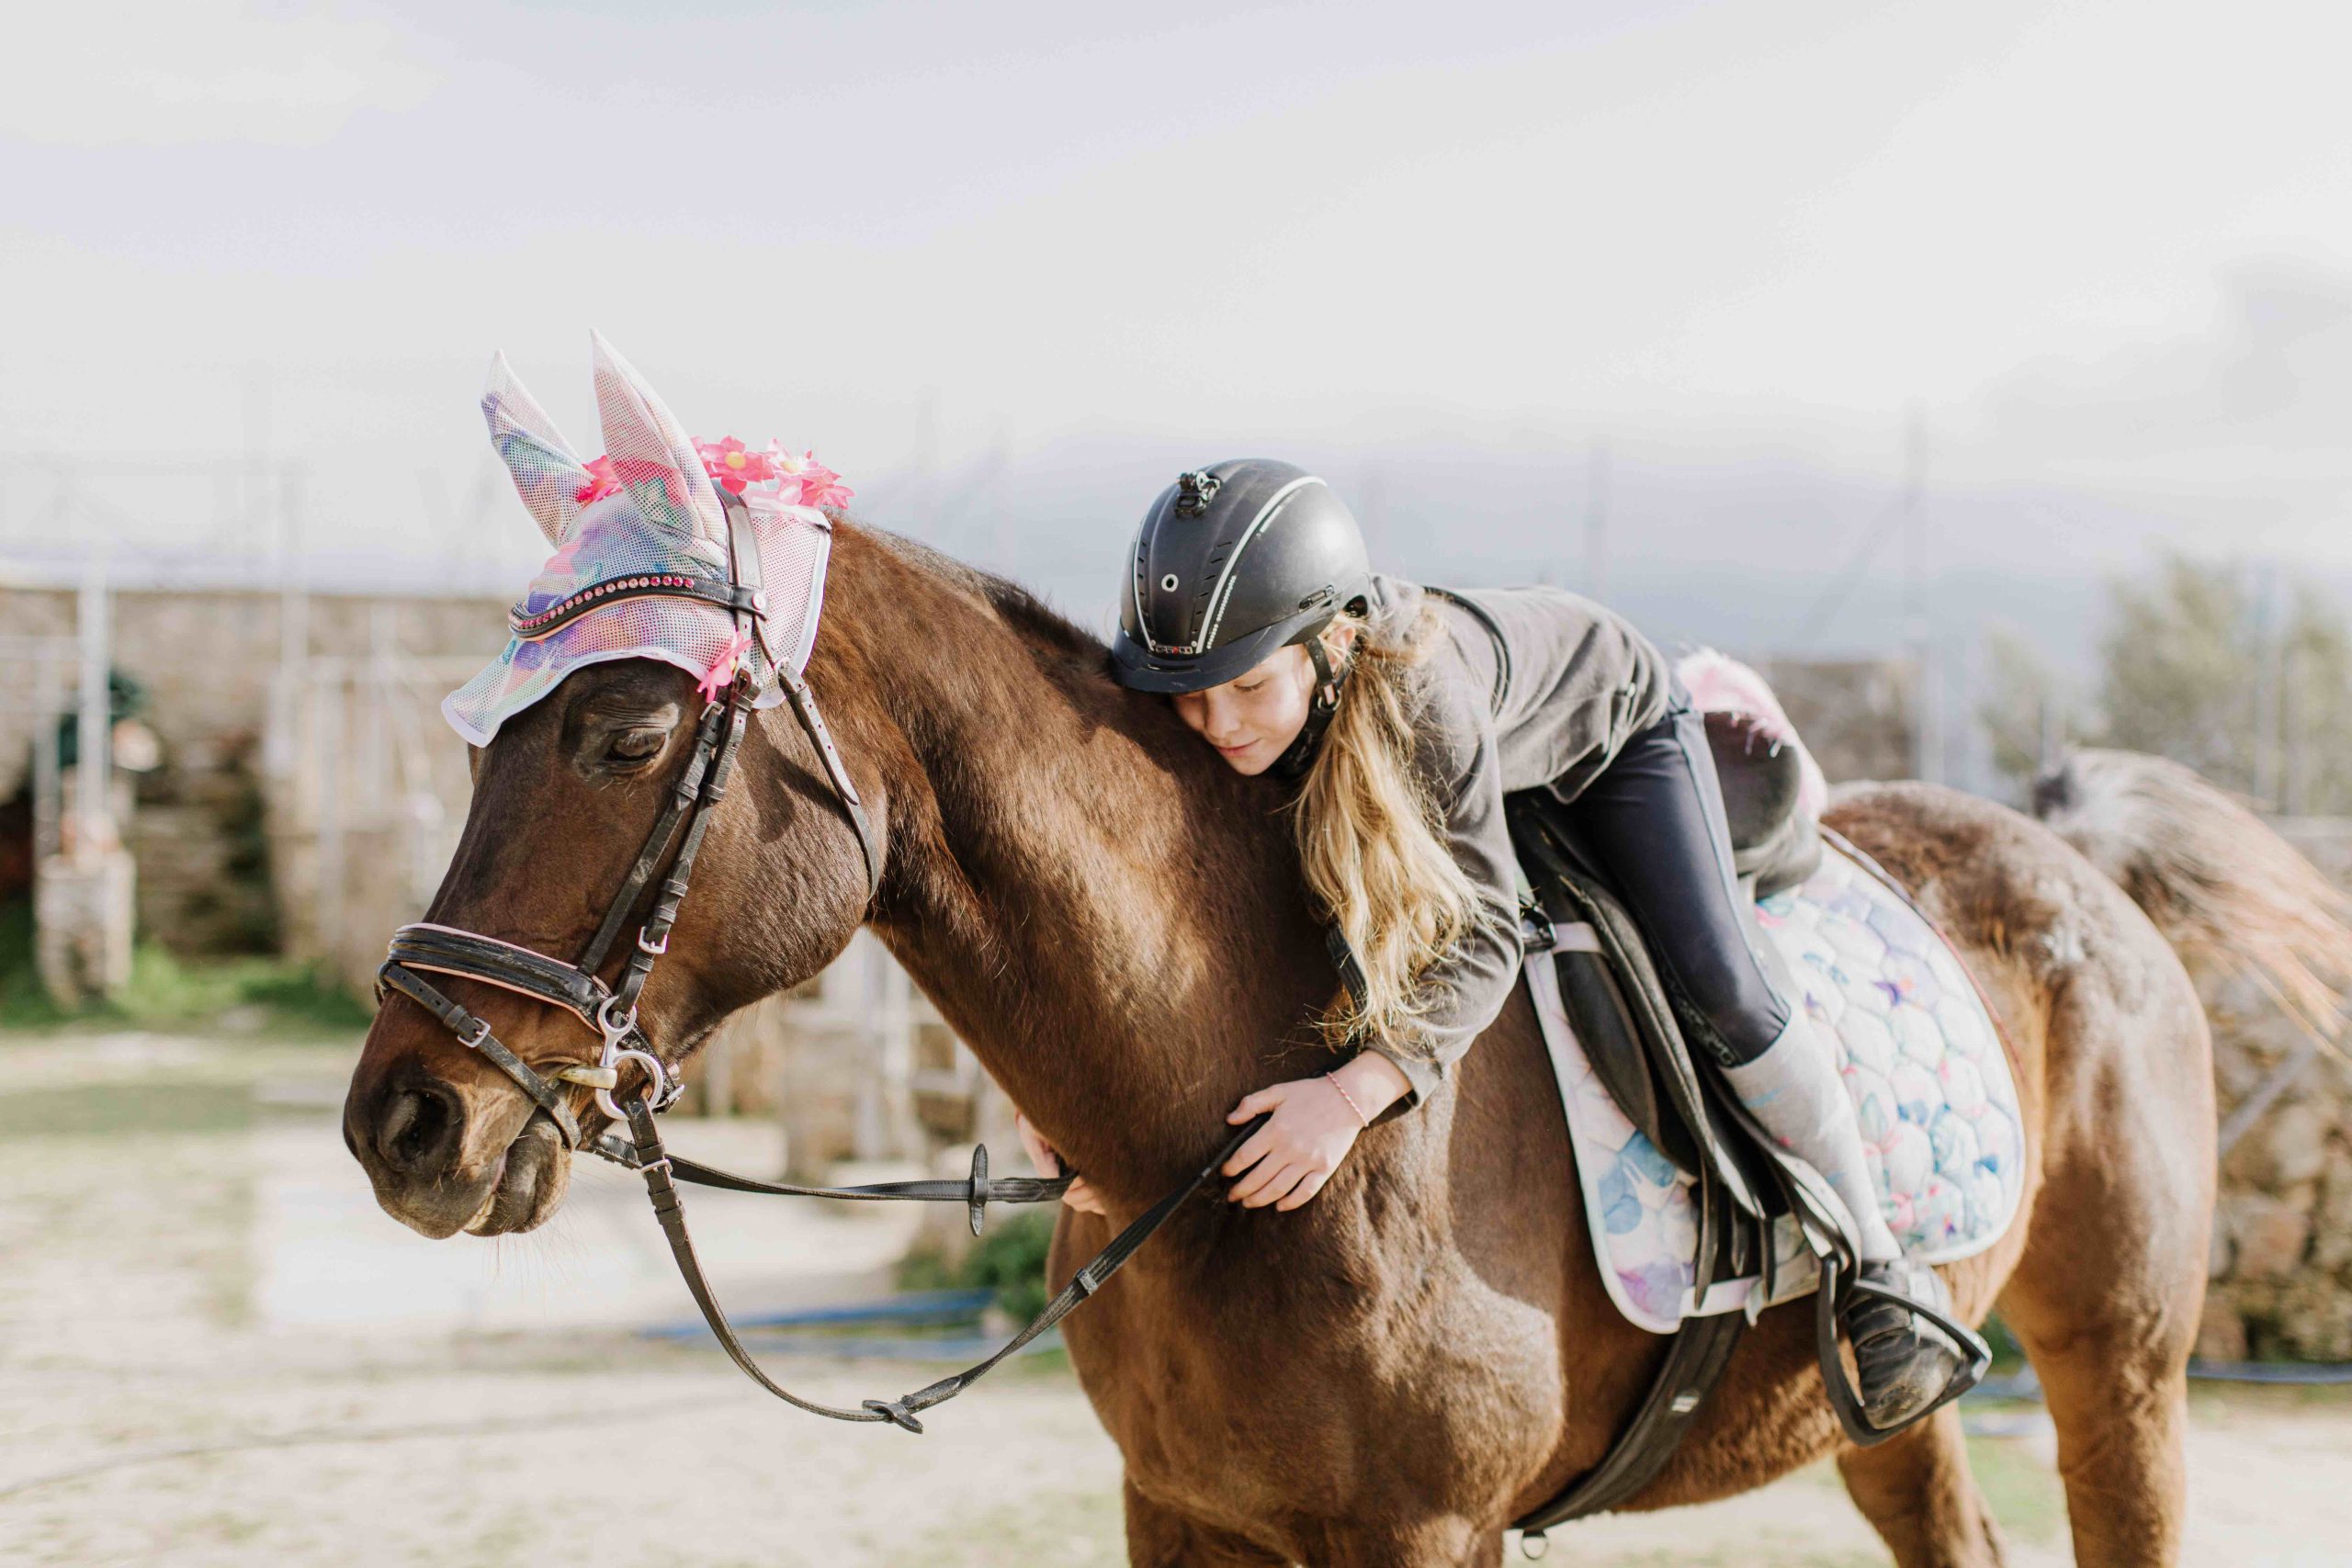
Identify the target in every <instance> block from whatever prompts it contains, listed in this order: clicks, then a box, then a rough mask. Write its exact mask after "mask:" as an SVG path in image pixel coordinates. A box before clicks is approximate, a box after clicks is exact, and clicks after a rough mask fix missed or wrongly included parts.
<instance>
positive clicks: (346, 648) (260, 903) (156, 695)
mask: <svg viewBox="0 0 2352 1568" xmlns="http://www.w3.org/2000/svg"><path fill="white" fill-rule="evenodd" d="M111 597H112V616H113V662H114V665H115V667H116V668H117V669H118V670H119V671H122V672H123V673H125V674H127V675H129V676H130V677H131V678H132V679H133V680H135V681H137V682H139V683H140V684H141V686H142V687H144V688H145V689H146V692H147V696H148V707H147V711H146V714H145V718H146V720H147V723H148V724H149V726H150V727H151V728H153V730H154V731H155V733H156V735H157V737H158V738H159V739H161V741H162V742H163V764H162V766H161V767H159V768H157V769H156V770H155V771H153V773H146V774H143V775H141V777H140V778H139V780H138V782H137V786H136V791H135V797H134V798H135V802H136V806H135V809H134V810H133V812H132V814H131V817H130V821H129V822H128V823H126V824H125V825H124V826H125V832H124V837H125V842H126V843H127V845H128V846H129V848H130V852H131V855H132V859H133V860H134V862H135V863H136V864H137V867H138V925H139V931H140V934H141V937H142V938H145V939H150V940H153V941H157V942H162V943H164V945H165V946H168V947H170V948H172V949H174V950H175V951H177V952H180V953H234V952H259V951H270V950H273V949H275V948H276V947H277V946H278V944H279V942H280V941H281V936H282V931H281V927H282V925H283V924H284V923H285V922H286V921H287V920H288V919H289V918H291V919H294V920H295V921H296V922H298V923H299V922H300V920H301V919H304V918H306V916H307V911H304V910H302V909H299V908H297V909H292V910H289V909H288V908H285V907H284V905H283V903H282V902H281V891H282V890H281V889H279V888H277V887H275V886H273V885H272V878H271V842H270V840H271V823H270V820H269V811H268V807H267V804H266V795H267V793H268V778H267V774H268V773H269V768H270V763H271V761H272V759H271V758H270V757H269V756H268V754H267V753H268V750H269V747H268V744H267V742H268V737H269V732H270V728H271V722H272V715H273V701H274V694H276V693H277V692H278V690H279V689H280V679H281V677H280V672H281V670H282V669H283V668H284V661H283V659H282V652H283V649H285V647H286V645H287V642H288V638H287V637H286V635H285V616H286V612H287V608H288V606H287V603H286V601H285V600H284V599H283V598H282V597H281V596H280V595H279V594H278V593H277V592H259V591H220V590H209V589H208V590H188V591H154V590H126V591H120V592H116V593H114V594H113V595H112V596H111ZM294 613H295V615H297V616H299V617H300V619H299V622H298V623H297V624H298V628H299V635H298V636H297V637H294V638H293V639H291V640H292V641H293V642H294V643H295V645H296V646H297V647H298V648H300V649H302V650H303V651H304V652H305V653H306V654H308V655H311V656H315V657H317V658H319V659H322V660H338V659H351V658H364V657H366V656H367V655H368V651H369V649H370V648H371V646H376V645H379V644H389V646H390V648H392V649H395V650H397V651H398V652H399V653H400V654H401V656H402V657H403V658H406V659H410V660H419V659H422V660H444V661H447V660H459V659H462V660H472V661H475V662H478V661H480V660H483V659H487V658H488V657H489V656H490V655H491V653H492V652H493V651H495V650H496V649H497V648H498V646H499V645H500V643H501V641H502V639H503V637H504V628H503V613H504V611H503V604H501V603H499V602H498V601H495V600H490V599H421V598H403V597H394V596H390V595H386V596H379V597H370V596H356V595H325V594H315V595H311V596H310V597H308V598H307V599H305V600H301V601H299V602H298V603H297V605H296V607H295V611H294ZM0 626H6V628H7V630H8V632H9V633H10V634H11V635H12V636H27V637H30V636H43V637H70V636H71V635H72V634H73V631H74V593H73V592H71V591H70V590H61V589H31V588H10V587H0ZM438 696H439V694H438V693H437V692H435V693H432V694H430V698H429V699H428V700H425V701H424V702H422V703H421V707H422V708H423V709H424V711H425V712H426V713H427V714H429V712H430V706H431V701H432V700H437V698H438ZM430 722H431V724H432V725H433V726H434V727H436V728H438V733H437V734H432V733H431V732H429V731H426V730H424V729H421V728H417V727H414V726H412V727H411V728H412V729H414V730H415V733H416V737H417V739H416V744H418V745H422V746H429V747H434V748H437V749H438V750H439V751H440V752H441V753H444V756H443V757H442V758H441V759H440V760H439V761H436V762H435V764H434V777H435V781H436V782H435V785H434V787H435V789H436V790H438V791H443V792H448V791H451V790H454V791H455V792H456V793H455V799H454V801H453V802H451V803H450V804H451V805H453V807H454V809H455V812H456V814H457V815H458V816H459V817H462V815H463V812H464V806H465V795H464V794H463V778H464V756H465V746H464V743H463V742H462V741H460V740H458V738H457V737H456V736H455V735H453V734H451V733H449V731H448V730H447V728H446V727H441V726H440V721H439V719H438V718H437V717H433V718H432V719H431V721H430ZM30 725H31V721H30V719H29V718H28V717H27V716H21V715H13V714H0V799H6V798H7V797H9V796H11V795H14V794H15V793H16V792H17V788H18V786H19V785H20V784H22V783H23V782H24V778H25V775H26V771H27V769H28V759H29V754H30V741H31V728H30ZM345 734H346V737H347V739H348V741H349V744H350V745H351V746H353V747H356V746H357V745H358V744H359V743H360V742H361V741H363V740H364V739H366V737H367V734H368V731H367V730H366V729H365V728H364V727H361V726H356V725H355V726H353V727H349V728H346V731H345ZM453 779H454V781H455V783H454V784H453V783H452V782H451V781H452V780H453Z"/></svg>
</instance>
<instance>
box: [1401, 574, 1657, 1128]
mask: <svg viewBox="0 0 2352 1568" xmlns="http://www.w3.org/2000/svg"><path fill="white" fill-rule="evenodd" d="M1372 597H1373V616H1372V618H1373V626H1374V636H1381V635H1384V634H1385V635H1386V636H1390V637H1397V636H1402V635H1405V634H1407V633H1408V632H1409V631H1410V630H1411V628H1412V627H1413V626H1414V624H1415V621H1416V619H1417V617H1419V615H1420V613H1421V610H1422V608H1423V606H1424V605H1425V604H1431V605H1434V607H1435V610H1436V626H1435V627H1434V629H1433V632H1432V634H1431V635H1433V636H1434V637H1435V641H1434V643H1433V644H1432V645H1431V646H1430V649H1428V652H1427V654H1426V656H1425V657H1424V658H1423V660H1422V661H1421V663H1420V665H1419V667H1418V671H1417V673H1418V674H1419V677H1420V694H1419V703H1418V707H1417V714H1416V718H1415V723H1414V741H1415V746H1414V766H1415V769H1416V771H1417V772H1418V773H1419V775H1420V777H1421V781H1422V783H1423V784H1424V786H1425V787H1426V788H1427V789H1428V790H1429V792H1430V798H1431V799H1432V800H1433V801H1435V802H1436V803H1437V805H1438V806H1439V807H1440V809H1441V811H1442V816H1443V821H1442V824H1441V829H1442V830H1441V833H1440V837H1441V838H1442V840H1443V841H1444V843H1445V846H1446V848H1447V849H1449V850H1451V851H1452V852H1453V858H1454V862H1455V863H1457V864H1458V865H1460V866H1461V867H1462V869H1463V871H1464V872H1465V873H1466V874H1468V875H1469V877H1470V880H1471V882H1472V883H1473V884H1475V885H1476V887H1477V889H1478V897H1479V904H1480V919H1478V921H1477V922H1476V926H1475V927H1474V929H1473V930H1472V931H1471V932H1470V933H1469V934H1468V935H1467V936H1465V937H1464V939H1463V940H1462V942H1460V944H1459V945H1458V946H1457V947H1456V948H1455V949H1454V950H1453V952H1452V953H1449V954H1448V955H1447V956H1446V957H1445V958H1443V959H1442V960H1441V961H1440V962H1438V963H1437V964H1434V965H1432V966H1431V967H1430V969H1429V970H1428V971H1426V972H1425V973H1424V974H1423V975H1422V976H1421V984H1422V985H1423V986H1424V987H1426V988H1427V990H1428V992H1429V998H1428V999H1429V1002H1430V1006H1429V1011H1428V1013H1427V1014H1426V1016H1425V1017H1424V1019H1423V1020H1422V1022H1421V1024H1420V1027H1419V1030H1418V1032H1417V1033H1418V1037H1417V1038H1415V1039H1411V1040H1374V1041H1369V1042H1367V1044H1368V1045H1369V1047H1370V1048H1371V1049H1373V1050H1375V1051H1378V1052H1379V1053H1380V1054H1381V1055H1384V1056H1386V1057H1387V1058H1388V1059H1389V1060H1390V1061H1392V1062H1394V1063H1396V1064H1397V1067H1398V1068H1399V1069H1400V1070H1401V1071H1402V1072H1403V1073H1404V1075H1405V1077H1407V1078H1408V1080H1409V1081H1410V1082H1411V1084H1412V1086H1413V1092H1412V1095H1411V1096H1410V1098H1409V1100H1408V1101H1407V1103H1409V1104H1419V1102H1420V1101H1421V1100H1424V1099H1427V1098H1428V1097H1429V1096H1430V1094H1431V1093H1433V1092H1435V1091H1436V1089H1437V1087H1438V1086H1439V1084H1441V1083H1442V1082H1443V1081H1444V1077H1445V1072H1446V1069H1447V1068H1448V1067H1450V1066H1452V1065H1453V1063H1454V1062H1455V1061H1457V1060H1459V1059H1460V1058H1461V1056H1462V1054H1463V1053H1464V1052H1465V1051H1467V1050H1468V1049H1469V1048H1470V1043H1471V1042H1472V1041H1474V1040H1476V1038H1477V1037H1478V1036H1479V1034H1480V1033H1481V1032H1484V1031H1485V1030H1486V1028H1487V1025H1488V1024H1491V1023H1492V1022H1494V1021H1495V1018H1496V1015H1497V1014H1498V1013H1500V1012H1501V1011H1502V1009H1503V1003H1504V1002H1505V1001H1507V1000H1508V999H1509V998H1510V988H1511V987H1512V986H1513V985H1514V984H1516V983H1517V981H1518V978H1519V969H1520V958H1521V953H1520V940H1519V894H1518V877H1517V871H1516V867H1517V862H1516V860H1515V859H1514V857H1513V855H1512V852H1511V846H1510V830H1509V829H1508V828H1507V826H1506V825H1505V822H1504V818H1503V796H1504V795H1506V794H1508V793H1510V792H1512V791H1515V790H1522V789H1536V788H1541V787H1545V786H1549V787H1550V788H1551V789H1552V790H1553V791H1554V793H1555V794H1557V795H1559V796H1560V797H1561V798H1562V799H1563V800H1573V799H1575V798H1576V796H1577V795H1579V794H1581V793H1582V792H1583V790H1584V787H1585V786H1586V785H1587V784H1590V783H1591V782H1592V780H1593V778H1594V776H1595V775H1596V774H1598V773H1600V771H1601V770H1602V769H1604V768H1606V767H1607V766H1608V765H1609V764H1610V763H1611V761H1614V760H1615V758H1616V756H1617V753H1618V751H1619V750H1622V749H1623V746H1624V744H1625V742H1626V741H1627V740H1628V739H1631V738H1632V737H1633V736H1634V735H1635V734H1637V733H1639V732H1640V731H1642V730H1644V729H1646V728H1649V727H1650V726H1651V725H1653V724H1656V723H1657V721H1658V720H1659V719H1660V718H1661V717H1663V716H1665V714H1666V712H1667V708H1668V703H1669V702H1670V700H1671V694H1672V691H1673V671H1672V667H1671V666H1670V665H1669V664H1668V661H1667V660H1666V657H1665V656H1664V655H1663V654H1661V653H1660V652H1659V651H1658V650H1657V648H1656V647H1655V646H1654V645H1652V644H1651V642H1650V641H1649V639H1648V638H1646V637H1643V636H1642V634H1641V633H1639V632H1637V631H1635V630H1634V628H1633V626H1631V625H1629V624H1628V623H1627V622H1626V621H1625V620H1624V619H1623V617H1622V616H1619V615H1616V614H1615V613H1614V612H1612V611H1611V610H1608V609H1606V608H1604V607H1603V606H1601V605H1600V604H1594V603H1593V602H1592V601H1591V600H1589V599H1584V598H1580V597H1578V596H1577V595H1576V594H1574V593H1570V592H1567V591H1566V590H1565V589H1559V588H1497V589H1486V590H1481V591H1479V592H1474V593H1464V594H1460V595H1459V597H1461V598H1464V599H1467V600H1470V601H1471V602H1472V603H1473V604H1476V606H1477V608H1478V609H1480V610H1484V611H1485V612H1486V613H1487V616H1488V617H1490V618H1491V619H1492V621H1493V622H1494V628H1493V630H1491V631H1490V630H1489V629H1488V627H1487V626H1486V625H1484V624H1482V623H1481V621H1480V620H1479V619H1478V617H1477V616H1476V615H1475V614H1473V613H1472V612H1471V611H1470V610H1467V609H1464V607H1463V606H1462V605H1460V604H1450V603H1448V602H1447V601H1446V600H1445V599H1442V598H1436V597H1434V596H1431V595H1428V594H1425V593H1424V592H1422V590H1421V589H1420V588H1419V587H1417V586H1416V585H1414V584H1412V583H1409V582H1400V581H1397V580H1396V579H1394V578H1386V577H1375V578H1374V579H1373V595H1372ZM1498 643H1499V646H1498Z"/></svg>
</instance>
